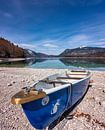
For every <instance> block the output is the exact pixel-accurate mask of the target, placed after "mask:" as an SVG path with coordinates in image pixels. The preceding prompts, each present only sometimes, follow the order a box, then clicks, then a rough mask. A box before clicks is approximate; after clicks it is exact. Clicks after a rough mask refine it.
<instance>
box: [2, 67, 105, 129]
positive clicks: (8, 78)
mask: <svg viewBox="0 0 105 130" xmlns="http://www.w3.org/2000/svg"><path fill="white" fill-rule="evenodd" d="M65 70H66V69H32V68H5V67H2V68H0V122H1V123H0V129H1V130H11V129H16V130H34V128H33V127H32V126H31V125H30V123H29V122H28V120H27V118H26V116H25V115H24V113H23V111H22V109H21V106H18V105H16V106H14V105H12V104H11V102H10V100H11V97H12V96H13V95H14V94H15V93H16V92H18V91H19V90H20V89H21V88H22V87H24V86H26V85H31V84H33V83H35V82H37V81H38V80H40V79H43V78H44V77H46V76H48V75H51V74H55V73H61V72H64V71H65ZM91 72H92V77H91V80H93V83H92V87H90V88H89V90H88V92H87V94H86V96H85V98H84V99H83V101H82V102H81V103H80V104H79V105H78V106H77V108H76V109H75V112H74V113H73V115H74V116H73V119H66V118H65V119H64V120H62V121H61V122H60V123H59V124H58V125H57V126H56V127H55V128H54V129H53V130H58V129H60V130H74V129H75V130H79V129H81V130H91V129H95V130H105V71H103V72H102V71H91Z"/></svg>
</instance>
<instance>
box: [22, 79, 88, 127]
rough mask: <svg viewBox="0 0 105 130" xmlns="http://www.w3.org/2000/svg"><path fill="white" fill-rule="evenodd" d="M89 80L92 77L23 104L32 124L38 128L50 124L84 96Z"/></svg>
mask: <svg viewBox="0 0 105 130" xmlns="http://www.w3.org/2000/svg"><path fill="white" fill-rule="evenodd" d="M89 80H90V77H87V78H86V79H83V80H81V81H79V82H77V83H75V84H72V85H68V86H67V87H65V88H63V89H60V90H58V91H56V92H53V93H50V94H47V96H46V97H45V98H43V99H39V100H35V101H32V102H29V103H25V104H22V108H23V110H24V113H25V114H26V116H27V118H28V120H29V121H30V123H31V125H32V126H33V127H34V128H37V129H43V128H46V127H47V126H49V125H50V124H51V123H52V122H53V121H55V120H56V119H57V118H59V117H60V116H61V115H62V114H63V113H64V112H65V111H67V110H68V109H69V108H70V107H72V106H73V105H74V104H75V103H76V102H78V100H80V99H81V98H82V97H83V96H84V94H85V93H86V91H87V89H88V84H89Z"/></svg>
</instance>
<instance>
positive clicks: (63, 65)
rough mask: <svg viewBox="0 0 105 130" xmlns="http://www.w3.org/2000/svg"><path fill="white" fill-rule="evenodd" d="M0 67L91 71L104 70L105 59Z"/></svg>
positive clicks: (41, 61) (30, 61)
mask: <svg viewBox="0 0 105 130" xmlns="http://www.w3.org/2000/svg"><path fill="white" fill-rule="evenodd" d="M0 67H29V68H44V69H47V68H54V69H75V68H86V69H92V70H105V59H77V58H76V59H75V58H74V59H71V58H48V59H28V60H25V61H15V62H7V63H0Z"/></svg>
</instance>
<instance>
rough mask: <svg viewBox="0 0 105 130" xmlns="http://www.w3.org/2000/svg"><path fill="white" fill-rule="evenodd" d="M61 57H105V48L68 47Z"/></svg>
mask: <svg viewBox="0 0 105 130" xmlns="http://www.w3.org/2000/svg"><path fill="white" fill-rule="evenodd" d="M59 57H105V48H98V47H79V48H75V49H66V50H65V51H64V52H62V53H61V54H60V55H59Z"/></svg>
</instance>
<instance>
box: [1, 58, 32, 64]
mask: <svg viewBox="0 0 105 130" xmlns="http://www.w3.org/2000/svg"><path fill="white" fill-rule="evenodd" d="M28 59H32V57H28V58H0V63H3V62H14V61H25V60H28Z"/></svg>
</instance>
